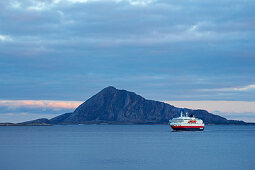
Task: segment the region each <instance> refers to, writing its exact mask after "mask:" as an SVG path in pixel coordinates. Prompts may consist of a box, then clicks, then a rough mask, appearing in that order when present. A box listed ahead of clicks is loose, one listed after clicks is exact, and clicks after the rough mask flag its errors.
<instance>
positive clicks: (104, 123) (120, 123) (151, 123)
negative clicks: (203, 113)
mask: <svg viewBox="0 0 255 170" xmlns="http://www.w3.org/2000/svg"><path fill="white" fill-rule="evenodd" d="M54 125H63V126H66V125H168V123H156V122H155V123H154V122H148V123H141V122H136V123H132V122H130V123H127V122H125V123H124V122H86V123H79V124H46V123H41V124H25V123H0V126H54ZM206 125H245V126H249V125H255V123H246V124H230V123H229V124H226V123H225V124H212V123H210V124H206Z"/></svg>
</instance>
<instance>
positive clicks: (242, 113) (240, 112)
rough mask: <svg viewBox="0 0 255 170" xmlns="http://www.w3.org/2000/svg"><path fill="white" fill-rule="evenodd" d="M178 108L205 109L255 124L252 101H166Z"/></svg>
mask: <svg viewBox="0 0 255 170" xmlns="http://www.w3.org/2000/svg"><path fill="white" fill-rule="evenodd" d="M165 103H168V104H171V105H174V106H176V107H182V108H190V109H203V110H207V111H209V112H211V113H214V114H218V115H221V116H223V117H226V118H228V119H235V120H245V121H248V122H255V102H251V101H165Z"/></svg>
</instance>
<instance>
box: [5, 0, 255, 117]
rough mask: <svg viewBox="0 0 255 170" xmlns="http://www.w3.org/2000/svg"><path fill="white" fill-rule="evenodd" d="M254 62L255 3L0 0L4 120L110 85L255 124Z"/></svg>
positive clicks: (59, 107)
mask: <svg viewBox="0 0 255 170" xmlns="http://www.w3.org/2000/svg"><path fill="white" fill-rule="evenodd" d="M254 66H255V1H254V0H234V1H233V0H208V1H203V0H171V1H166V0H5V1H0V122H6V121H8V122H20V121H25V120H31V119H35V118H41V117H47V118H50V117H54V116H56V115H59V114H61V113H66V112H71V111H73V110H74V109H75V107H77V106H78V105H79V104H80V103H82V102H83V101H85V100H87V99H88V98H89V97H91V96H92V95H94V94H95V93H97V92H98V91H100V90H102V89H103V88H105V87H107V86H110V85H111V86H115V87H116V88H119V89H126V90H129V91H134V92H136V93H137V94H140V95H142V96H143V97H145V98H147V99H153V100H159V101H165V102H167V103H170V104H173V105H176V106H178V107H189V108H194V109H196V108H200V109H207V110H208V111H210V112H213V113H215V114H219V115H222V116H224V117H227V118H229V119H238V120H239V119H241V120H245V121H249V122H255V76H254V75H255V67H254ZM233 108H235V109H233Z"/></svg>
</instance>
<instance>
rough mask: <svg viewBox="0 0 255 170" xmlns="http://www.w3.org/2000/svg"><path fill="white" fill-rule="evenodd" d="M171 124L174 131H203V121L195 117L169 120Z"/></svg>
mask: <svg viewBox="0 0 255 170" xmlns="http://www.w3.org/2000/svg"><path fill="white" fill-rule="evenodd" d="M169 124H170V126H171V128H172V129H173V130H174V131H203V130H204V126H205V125H204V123H203V120H201V119H197V118H195V117H194V115H191V116H187V114H186V116H182V114H181V117H178V118H173V119H172V120H169Z"/></svg>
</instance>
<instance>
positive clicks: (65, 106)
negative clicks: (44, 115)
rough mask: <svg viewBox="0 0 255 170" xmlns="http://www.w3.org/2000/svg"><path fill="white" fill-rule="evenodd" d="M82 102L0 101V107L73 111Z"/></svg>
mask: <svg viewBox="0 0 255 170" xmlns="http://www.w3.org/2000/svg"><path fill="white" fill-rule="evenodd" d="M81 103H82V101H59V100H0V106H6V107H12V108H17V107H30V108H37V107H43V108H61V109H75V108H77V107H78V106H79V105H80V104H81Z"/></svg>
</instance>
